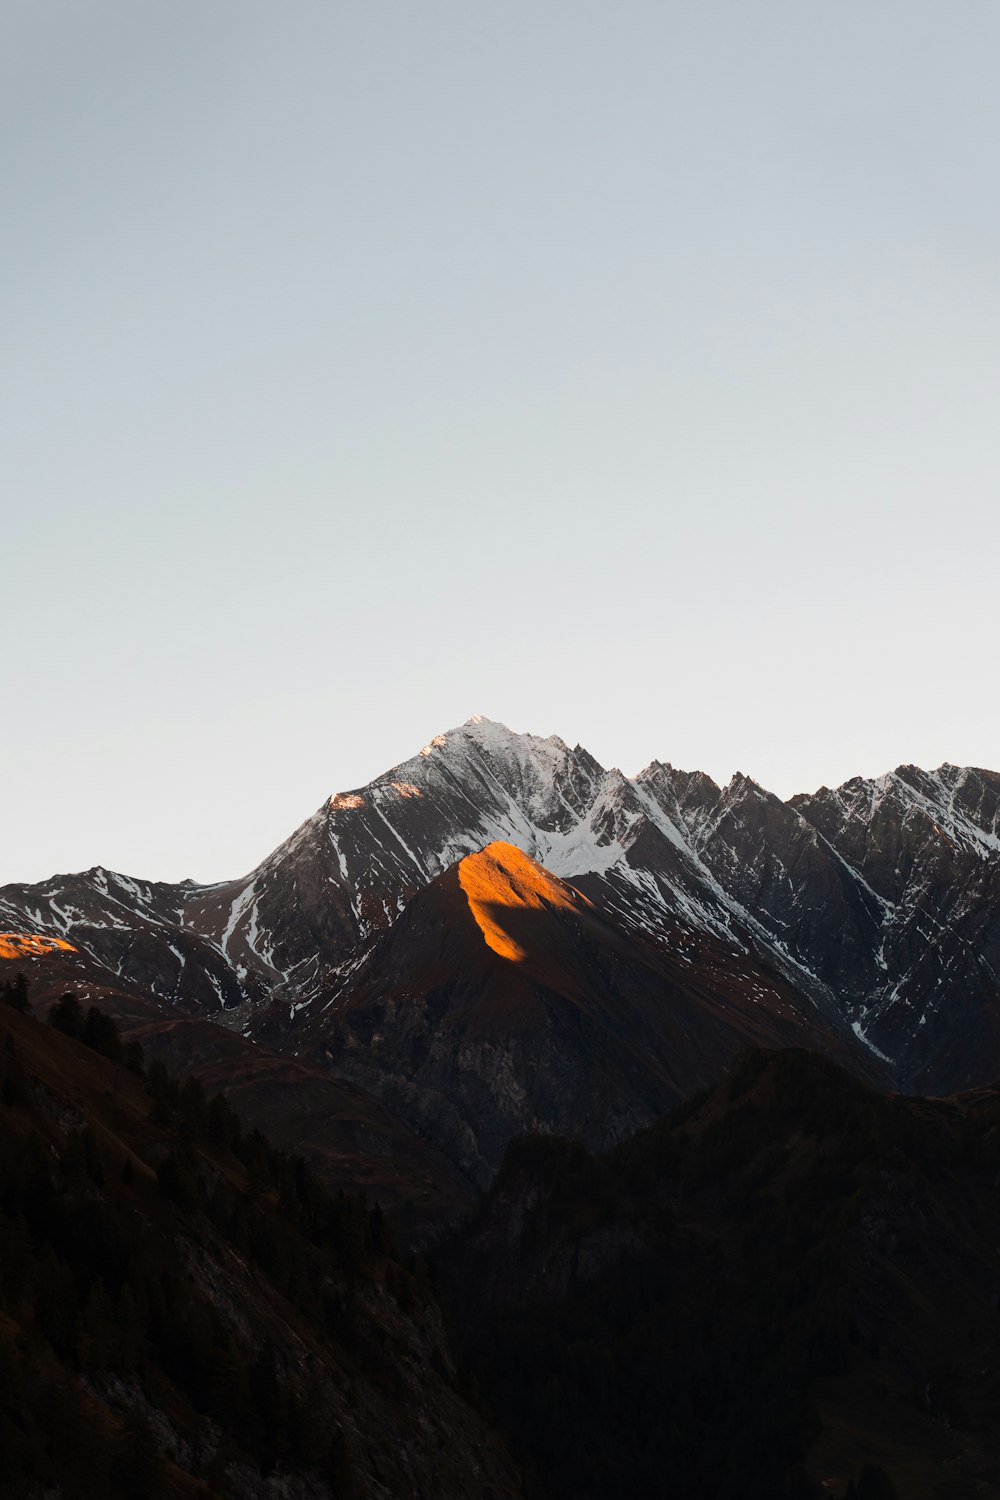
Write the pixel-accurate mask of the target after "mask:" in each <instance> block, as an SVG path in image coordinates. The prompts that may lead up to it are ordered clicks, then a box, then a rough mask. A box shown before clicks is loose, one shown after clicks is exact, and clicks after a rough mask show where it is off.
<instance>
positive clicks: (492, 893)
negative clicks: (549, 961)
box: [458, 840, 590, 963]
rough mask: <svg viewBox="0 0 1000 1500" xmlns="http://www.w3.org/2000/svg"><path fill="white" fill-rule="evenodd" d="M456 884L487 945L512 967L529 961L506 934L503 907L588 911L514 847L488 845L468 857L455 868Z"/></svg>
mask: <svg viewBox="0 0 1000 1500" xmlns="http://www.w3.org/2000/svg"><path fill="white" fill-rule="evenodd" d="M458 880H459V884H460V885H461V887H462V890H463V891H464V892H465V895H466V899H467V900H468V903H469V910H470V911H471V912H472V915H473V916H474V917H475V919H476V922H477V924H478V926H479V929H480V931H481V932H482V934H483V937H484V938H485V939H486V942H487V945H488V946H489V947H490V948H492V949H493V951H494V953H499V954H500V956H501V957H502V958H509V959H511V960H512V961H513V962H514V963H521V962H523V960H524V959H525V958H527V956H528V955H527V953H526V952H525V950H524V949H523V948H522V947H521V945H520V944H519V943H516V942H515V941H514V939H513V938H512V937H511V936H510V934H509V933H508V932H506V931H505V930H504V927H503V925H502V923H503V912H502V909H503V908H504V907H512V908H518V907H519V908H521V909H524V908H525V907H528V908H531V909H533V910H535V911H543V910H545V909H547V908H551V907H561V908H562V909H563V910H564V911H570V912H579V911H583V910H589V909H590V902H589V901H588V900H587V899H586V897H585V896H580V895H578V894H577V893H576V891H573V890H571V889H570V887H569V886H567V885H565V884H564V882H563V881H561V880H557V879H556V878H555V876H554V875H550V874H549V872H548V870H544V869H543V868H542V866H541V865H536V864H535V861H534V860H533V859H529V858H528V856H527V854H523V853H522V852H521V850H520V849H516V848H515V847H514V845H513V844H505V843H503V842H501V841H500V840H497V842H495V843H492V844H487V845H486V848H485V849H483V850H481V851H480V853H479V854H467V855H466V857H465V858H464V859H463V860H462V861H461V862H460V864H459V866H458Z"/></svg>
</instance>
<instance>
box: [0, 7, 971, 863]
mask: <svg viewBox="0 0 1000 1500" xmlns="http://www.w3.org/2000/svg"><path fill="white" fill-rule="evenodd" d="M0 20H2V26H3V46H2V48H0V73H2V86H0V108H2V116H3V117H2V120H0V192H2V211H0V256H2V262H0V263H2V276H0V316H2V324H0V327H2V345H0V348H2V376H0V378H2V393H0V395H2V399H0V464H2V468H0V481H2V488H0V504H2V507H3V532H2V536H3V570H2V579H3V596H2V597H3V619H4V624H5V629H4V646H5V650H4V653H3V670H4V677H5V691H4V694H3V703H4V706H5V726H4V732H3V735H2V744H3V784H4V785H3V791H4V820H3V838H2V843H0V881H4V880H14V879H37V878H41V877H43V876H45V875H47V874H50V873H52V872H53V871H56V870H72V869H79V868H83V867H86V866H89V865H92V864H95V863H102V864H105V865H108V866H111V867H112V868H117V869H121V870H124V871H127V872H128V873H131V874H136V875H140V876H147V877H158V878H168V879H174V878H180V877H182V876H185V875H191V876H193V877H195V878H199V879H206V880H210V879H219V878H222V877H225V876H230V875H235V874H238V873H241V872H242V871H243V870H245V869H247V868H249V867H250V866H252V865H253V864H255V863H256V862H257V861H258V860H259V859H260V858H261V857H262V856H263V855H264V854H266V853H267V852H268V851H269V850H270V849H271V848H272V847H273V846H274V845H275V844H276V843H278V842H279V841H280V840H281V839H282V838H283V837H284V836H285V835H286V834H288V833H289V832H290V831H291V830H292V828H294V827H295V826H296V825H297V824H298V823H299V822H300V821H301V820H302V819H303V818H304V817H305V816H307V815H308V814H309V813H310V812H311V811H312V810H313V809H314V808H315V807H316V806H317V805H318V804H319V802H320V801H321V800H322V799H323V797H324V796H326V795H328V794H329V793H330V792H332V791H334V790H339V789H344V788H349V787H351V786H355V785H357V784H359V783H361V782H364V781H367V780H369V779H370V778H371V777H372V776H373V775H375V774H377V773H378V772H380V771H381V770H383V769H385V768H387V767H388V766H390V765H392V764H394V763H395V762H396V761H399V760H401V759H404V758H405V757H407V756H409V755H410V754H412V753H414V752H415V751H416V750H417V749H418V748H419V747H420V745H421V744H423V743H424V742H425V741H426V740H427V739H429V738H430V737H431V735H433V734H435V733H437V732H438V731H440V730H442V729H445V728H448V727H450V726H451V725H453V724H455V723H458V722H461V721H462V720H464V719H465V718H467V717H468V716H469V715H470V714H471V713H474V712H482V713H485V714H487V715H489V716H490V717H493V718H497V719H502V720H503V721H505V722H506V723H508V724H510V725H511V727H513V728H515V729H524V730H531V731H533V732H536V733H540V734H549V733H553V732H555V733H559V734H561V735H562V736H563V738H565V739H567V740H569V741H570V742H571V743H574V742H575V741H577V740H579V741H581V742H582V743H584V744H585V745H587V746H588V747H589V748H590V749H591V750H592V751H593V752H594V753H595V754H596V755H597V756H598V758H599V759H601V760H603V761H604V762H605V764H618V765H620V766H621V767H622V769H623V770H625V771H627V772H630V773H631V772H634V771H636V770H638V769H639V768H640V766H642V765H644V764H645V763H646V762H648V761H649V760H650V759H652V758H653V757H654V756H655V757H657V758H659V759H662V760H671V761H673V762H674V764H676V765H681V766H684V767H687V768H693V767H700V768H702V769H704V770H707V771H709V772H710V773H711V774H713V775H714V776H715V777H716V778H717V779H727V778H728V776H729V775H730V774H731V772H732V771H734V770H736V769H740V770H742V771H745V772H747V773H748V774H750V775H753V776H755V777H757V779H758V780H760V781H762V782H763V783H764V784H765V785H767V786H770V787H771V788H772V789H773V790H775V791H778V792H779V793H781V794H782V795H789V794H791V793H792V792H794V791H798V790H811V789H813V788H815V787H816V786H818V785H820V784H821V783H824V782H825V783H828V784H830V783H835V782H838V781H842V780H844V779H846V778H847V777H848V776H850V775H853V774H855V773H861V774H865V775H875V774H878V773H879V772H881V771H883V770H886V769H888V768H889V767H891V766H893V765H895V764H897V763H899V762H900V761H915V762H917V763H920V764H925V765H937V764H939V763H940V762H941V761H942V760H951V761H955V762H959V763H965V762H972V763H976V764H980V765H984V764H985V765H990V766H994V767H1000V711H998V708H997V688H996V654H997V653H996V643H997V628H996V626H997V586H996V576H997V568H998V556H1000V549H998V541H1000V519H998V514H1000V513H998V501H1000V451H998V438H1000V422H998V413H997V407H998V395H1000V194H998V192H997V183H998V180H1000V160H998V157H1000V89H998V87H997V73H996V70H997V58H998V56H1000V6H998V5H997V4H996V3H995V0H983V3H976V0H951V3H947V4H946V3H944V0H940V3H934V4H928V3H922V0H839V3H837V4H835V5H834V4H830V3H828V0H822V3H820V0H767V3H755V0H727V3H719V0H698V3H692V0H651V3H643V0H616V3H611V0H602V3H593V0H542V3H539V0H503V3H502V4H501V3H499V0H496V3H494V0H477V3H470V0H352V3H345V0H288V3H284V4H279V3H277V0H171V3H151V0H148V3H147V0H86V3H85V4H81V3H80V0H0Z"/></svg>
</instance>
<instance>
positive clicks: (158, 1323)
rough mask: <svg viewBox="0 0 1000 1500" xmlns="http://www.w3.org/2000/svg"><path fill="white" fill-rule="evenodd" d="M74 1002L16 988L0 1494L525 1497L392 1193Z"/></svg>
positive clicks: (11, 1012) (3, 1066) (208, 1498)
mask: <svg viewBox="0 0 1000 1500" xmlns="http://www.w3.org/2000/svg"><path fill="white" fill-rule="evenodd" d="M13 998H16V997H13ZM63 1012H64V1013H63V1017H62V1024H63V1026H64V1027H65V1030H66V1032H68V1033H79V1034H80V1035H74V1034H63V1032H62V1031H58V1030H56V1029H54V1028H53V1027H51V1026H46V1025H44V1024H42V1023H41V1022H39V1021H37V1020H35V1019H33V1018H31V1017H30V1016H28V1015H24V1014H21V1013H19V1012H18V1011H16V1010H15V1009H13V1008H11V1006H10V1005H9V1004H8V1005H0V1495H2V1496H4V1497H15V1496H16V1497H18V1500H35V1497H37V1500H41V1497H42V1496H44V1497H45V1500H140V1497H141V1500H183V1497H192V1500H194V1497H198V1500H214V1497H220V1500H221V1497H240V1500H244V1497H247V1500H258V1497H260V1500H263V1497H271V1496H273V1497H279V1496H280V1497H281V1500H330V1497H336V1500H342V1497H352V1500H361V1497H371V1500H375V1497H383V1500H389V1497H397V1496H404V1495H413V1496H419V1495H426V1496H452V1497H455V1500H459V1497H465V1496H467V1495H469V1494H470V1493H472V1492H475V1493H476V1494H482V1495H484V1496H486V1495H492V1496H495V1497H496V1500H501V1497H506V1496H513V1495H516V1494H518V1493H520V1490H519V1487H518V1484H517V1481H516V1477H515V1476H514V1474H513V1471H512V1470H511V1468H510V1466H509V1464H508V1463H507V1461H506V1459H505V1458H504V1456H503V1453H502V1450H501V1448H500V1446H499V1445H498V1443H497V1441H496V1440H495V1439H494V1438H493V1436H492V1435H491V1434H490V1432H489V1430H488V1429H487V1428H486V1427H485V1426H484V1425H483V1423H482V1422H481V1420H480V1419H479V1418H478V1416H477V1415H476V1414H475V1412H474V1411H473V1410H472V1408H471V1407H470V1406H468V1405H467V1403H466V1402H465V1401H464V1400H463V1398H462V1397H461V1395H460V1394H459V1393H458V1391H457V1389H456V1386H455V1381H454V1375H453V1367H452V1363H451V1358H450V1355H449V1353H448V1348H447V1343H446V1341H445V1338H444V1334H443V1330H442V1324H441V1318H440V1313H439V1311H438V1308H437V1304H436V1303H435V1301H434V1300H433V1297H432V1296H431V1294H430V1291H429V1289H428V1285H427V1282H426V1280H425V1278H424V1275H423V1273H422V1271H421V1268H420V1266H419V1264H418V1263H415V1262H411V1263H410V1264H409V1265H404V1264H402V1263H401V1262H400V1260H399V1259H398V1257H397V1255H396V1253H395V1251H394V1249H393V1246H392V1240H391V1235H390V1233H389V1231H388V1229H387V1227H386V1224H385V1221H384V1220H383V1218H382V1216H381V1214H380V1213H379V1211H378V1210H377V1209H376V1210H373V1211H369V1210H368V1208H367V1207H366V1206H365V1204H364V1201H363V1200H362V1199H359V1198H351V1197H347V1198H345V1197H344V1196H342V1195H340V1196H337V1197H332V1196H330V1195H329V1194H328V1193H326V1192H325V1191H324V1190H323V1189H322V1188H320V1187H319V1186H318V1185H317V1183H316V1182H315V1180H314V1179H313V1178H312V1177H311V1176H310V1174H309V1173H308V1172H307V1171H306V1170H305V1169H304V1167H303V1165H302V1163H301V1162H296V1161H294V1160H292V1159H290V1158H288V1157H285V1156H283V1155H281V1154H280V1153H278V1152H276V1151H274V1150H273V1149H272V1148H271V1147H270V1146H269V1145H268V1144H267V1142H266V1141H265V1140H264V1138H263V1137H262V1136H260V1135H259V1134H257V1133H256V1132H252V1133H250V1134H249V1135H248V1134H245V1133H244V1132H243V1131H242V1130H241V1128H240V1125H239V1122H238V1120H237V1118H236V1117H235V1116H234V1115H233V1113H232V1111H231V1110H230V1109H229V1107H228V1106H227V1105H226V1104H225V1102H224V1101H223V1100H221V1099H220V1098H215V1099H213V1100H206V1097H205V1094H204V1091H203V1090H202V1088H201V1086H200V1085H199V1084H198V1083H197V1082H196V1081H195V1080H188V1081H187V1082H186V1083H184V1084H183V1085H178V1084H177V1083H175V1082H174V1081H172V1080H171V1079H170V1078H169V1077H168V1075H167V1074H166V1072H165V1070H164V1069H163V1068H162V1066H161V1065H156V1064H154V1065H153V1066H152V1067H150V1069H149V1071H148V1073H145V1072H143V1071H142V1069H141V1062H140V1060H139V1058H138V1057H137V1055H136V1050H135V1049H134V1048H133V1049H132V1050H131V1053H130V1055H128V1061H130V1062H131V1068H129V1067H127V1066H125V1059H124V1057H123V1049H122V1045H121V1043H120V1041H119V1039H118V1036H117V1033H116V1031H115V1028H114V1026H113V1024H111V1023H110V1022H109V1021H108V1020H107V1018H105V1017H101V1016H100V1015H99V1013H97V1012H92V1013H91V1015H90V1016H89V1018H85V1017H83V1015H82V1013H81V1012H80V1010H79V1008H78V1007H74V1006H73V1005H69V1006H68V1007H67V1006H64V1007H63ZM470 1486H471V1489H470Z"/></svg>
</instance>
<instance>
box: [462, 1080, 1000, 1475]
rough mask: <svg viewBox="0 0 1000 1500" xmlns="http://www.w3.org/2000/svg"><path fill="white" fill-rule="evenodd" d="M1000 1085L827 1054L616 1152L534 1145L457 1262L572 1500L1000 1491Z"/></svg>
mask: <svg viewBox="0 0 1000 1500" xmlns="http://www.w3.org/2000/svg"><path fill="white" fill-rule="evenodd" d="M998 1172H1000V1090H997V1089H986V1090H981V1091H978V1092H976V1093H974V1094H970V1095H966V1096H963V1097H959V1098H956V1099H940V1100H920V1099H905V1098H901V1097H889V1098H887V1097H885V1096H882V1095H879V1094H876V1093H874V1092H872V1091H870V1090H868V1089H867V1088H866V1087H865V1086H864V1085H863V1084H860V1083H858V1082H857V1081H856V1080H853V1079H851V1078H850V1077H848V1075H847V1074H845V1073H843V1072H841V1071H840V1069H839V1068H837V1067H836V1066H835V1065H834V1064H833V1063H831V1062H830V1061H828V1060H827V1059H823V1058H820V1057H817V1056H815V1055H814V1054H809V1053H805V1052H799V1051H788V1052H776V1053H765V1052H753V1053H749V1054H747V1055H746V1056H745V1057H744V1058H742V1059H741V1060H740V1061H739V1062H738V1063H737V1065H736V1066H735V1068H734V1069H733V1071H732V1072H731V1073H730V1075H729V1077H728V1079H727V1081H726V1082H725V1083H724V1084H723V1085H722V1086H720V1087H719V1088H717V1089H715V1090H712V1091H711V1092H709V1093H707V1094H704V1095H702V1096H700V1097H699V1098H698V1099H695V1100H693V1101H691V1102H690V1103H689V1104H687V1105H685V1106H682V1107H681V1109H680V1110H678V1111H675V1113H674V1114H673V1115H671V1116H669V1117H667V1118H666V1119H665V1120H663V1121H661V1122H660V1123H658V1124H656V1125H654V1126H652V1127H651V1128H649V1129H647V1130H644V1131H642V1132H640V1133H639V1134H638V1135H635V1136H633V1137H632V1138H630V1139H629V1140H628V1141H626V1142H624V1143H622V1144H621V1145H620V1146H618V1147H617V1148H615V1149H614V1150H613V1151H612V1152H610V1153H609V1154H607V1155H603V1156H595V1155H591V1154H590V1153H588V1152H587V1151H586V1150H585V1149H584V1148H583V1147H582V1146H581V1145H579V1144H574V1143H567V1142H564V1141H559V1140H555V1139H552V1138H543V1137H538V1136H536V1137H532V1138H529V1139H526V1140H523V1141H519V1142H515V1143H514V1144H512V1145H511V1147H510V1148H509V1149H508V1152H507V1155H506V1158H505V1162H504V1165H503V1167H502V1169H501V1172H500V1174H499V1176H498V1178H497V1180H496V1182H495V1184H494V1186H493V1189H492V1191H491V1192H490V1194H489V1195H488V1197H487V1198H486V1199H485V1200H484V1202H483V1205H482V1206H481V1209H480V1211H479V1213H478V1215H477V1216H476V1218H475V1220H474V1221H473V1222H472V1224H471V1226H470V1227H469V1229H468V1230H467V1232H466V1234H465V1236H464V1238H463V1239H462V1240H461V1241H460V1242H458V1243H457V1244H452V1245H451V1246H450V1247H448V1248H447V1249H446V1250H444V1251H442V1254H441V1266H442V1272H443V1274H444V1275H445V1277H446V1278H447V1279H448V1280H449V1281H450V1286H451V1291H450V1298H451V1308H452V1313H453V1317H454V1324H455V1328H456V1330H457V1332H458V1334H459V1336H460V1337H461V1341H462V1346H463V1350H464V1353H465V1356H466V1358H467V1359H468V1360H469V1362H470V1364H471V1365H472V1366H473V1367H474V1368H475V1370H476V1371H477V1373H478V1376H479V1379H480V1381H481V1383H482V1388H483V1391H484V1394H486V1395H487V1396H488V1398H489V1400H490V1401H491V1403H492V1405H493V1407H494V1409H495V1412H496V1415H497V1417H498V1419H499V1420H500V1422H501V1425H502V1426H503V1427H504V1428H505V1429H506V1431H507V1433H508V1435H509V1437H510V1439H511V1442H512V1444H513V1447H514V1449H515V1453H516V1455H517V1457H518V1458H519V1459H520V1460H521V1461H522V1462H523V1464H524V1466H525V1470H526V1472H527V1474H528V1477H529V1493H530V1494H532V1495H534V1496H539V1497H542V1496H544V1497H545V1500H570V1497H572V1500H682V1497H683V1500H798V1497H802V1500H806V1497H813V1496H815V1497H817V1500H818V1497H819V1496H821V1495H826V1496H832V1497H835V1500H840V1497H842V1496H844V1495H845V1493H846V1494H853V1493H854V1491H853V1490H849V1488H848V1486H849V1485H850V1484H852V1483H854V1484H855V1485H856V1487H857V1494H858V1495H859V1496H870V1497H872V1500H878V1497H886V1500H888V1497H891V1496H892V1495H894V1494H895V1495H898V1496H899V1497H900V1500H932V1497H934V1500H972V1497H977V1496H978V1497H987V1496H989V1497H995V1496H996V1495H997V1494H1000V1421H998V1418H1000V1353H998V1350H1000V1342H998V1336H1000V1315H998V1310H997V1309H998V1302H1000V1195H998V1193H997V1186H996V1184H997V1179H998Z"/></svg>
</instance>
